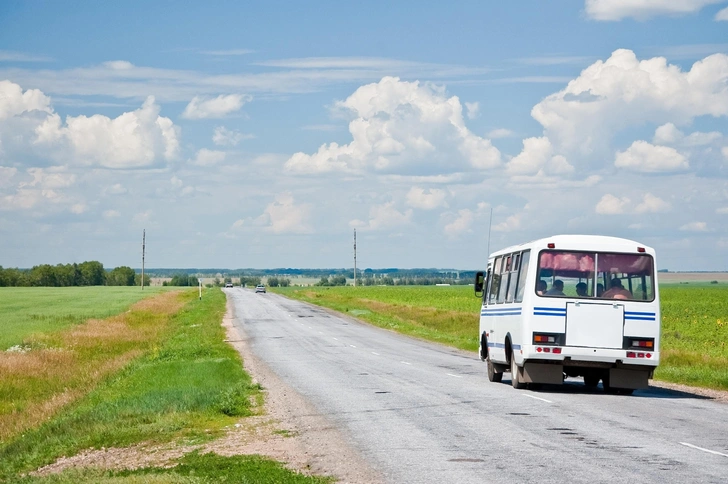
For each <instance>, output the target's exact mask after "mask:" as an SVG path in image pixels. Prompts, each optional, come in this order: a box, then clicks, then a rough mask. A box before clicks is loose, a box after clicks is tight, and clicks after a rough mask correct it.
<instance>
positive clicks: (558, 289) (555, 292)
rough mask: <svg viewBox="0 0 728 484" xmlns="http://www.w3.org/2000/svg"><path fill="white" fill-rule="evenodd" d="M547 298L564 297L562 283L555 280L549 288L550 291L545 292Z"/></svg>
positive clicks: (559, 280)
mask: <svg viewBox="0 0 728 484" xmlns="http://www.w3.org/2000/svg"><path fill="white" fill-rule="evenodd" d="M546 295H547V296H565V295H566V294H564V281H562V280H561V279H556V280H555V281H554V283H553V285H552V286H551V289H549V290H548V291H546Z"/></svg>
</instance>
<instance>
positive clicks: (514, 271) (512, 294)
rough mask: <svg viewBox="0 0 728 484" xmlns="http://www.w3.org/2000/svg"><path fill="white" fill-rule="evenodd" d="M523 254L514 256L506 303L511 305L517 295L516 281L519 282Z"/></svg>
mask: <svg viewBox="0 0 728 484" xmlns="http://www.w3.org/2000/svg"><path fill="white" fill-rule="evenodd" d="M520 262H521V254H514V255H513V264H512V265H511V271H510V272H511V273H510V284H508V294H507V295H506V302H507V303H511V302H513V299H514V297H515V295H516V281H518V269H519V268H520V265H521V264H520Z"/></svg>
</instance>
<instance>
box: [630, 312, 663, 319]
mask: <svg viewBox="0 0 728 484" xmlns="http://www.w3.org/2000/svg"><path fill="white" fill-rule="evenodd" d="M624 319H628V320H630V321H655V320H656V319H657V313H648V312H644V311H625V312H624Z"/></svg>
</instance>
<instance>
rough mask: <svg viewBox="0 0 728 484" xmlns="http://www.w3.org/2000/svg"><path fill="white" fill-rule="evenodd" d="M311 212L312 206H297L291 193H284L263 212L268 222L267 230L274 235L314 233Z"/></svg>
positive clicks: (305, 204)
mask: <svg viewBox="0 0 728 484" xmlns="http://www.w3.org/2000/svg"><path fill="white" fill-rule="evenodd" d="M311 210H312V206H311V205H310V204H307V203H304V204H296V201H295V200H294V198H293V195H292V194H291V193H282V194H280V195H278V196H276V197H275V201H273V202H272V203H270V204H268V206H267V207H266V208H265V211H264V212H263V218H264V219H267V222H268V224H267V227H266V228H265V230H266V231H268V232H273V233H274V234H309V233H312V232H313V228H312V227H311V223H310V219H311Z"/></svg>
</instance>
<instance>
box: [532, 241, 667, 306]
mask: <svg viewBox="0 0 728 484" xmlns="http://www.w3.org/2000/svg"><path fill="white" fill-rule="evenodd" d="M536 292H537V294H538V295H540V296H544V297H570V298H578V299H582V298H583V299H594V298H596V299H626V300H631V301H652V300H654V298H655V277H654V264H653V260H652V256H650V255H648V254H620V253H610V252H583V251H563V250H544V251H541V253H540V254H539V258H538V277H537V279H536Z"/></svg>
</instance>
